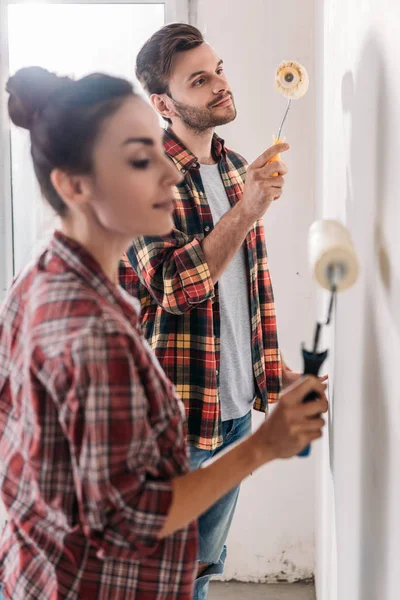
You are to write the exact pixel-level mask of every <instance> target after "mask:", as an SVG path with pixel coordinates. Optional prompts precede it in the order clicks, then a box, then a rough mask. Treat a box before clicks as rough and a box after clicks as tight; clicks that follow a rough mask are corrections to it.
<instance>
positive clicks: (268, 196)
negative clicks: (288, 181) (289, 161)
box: [241, 144, 289, 222]
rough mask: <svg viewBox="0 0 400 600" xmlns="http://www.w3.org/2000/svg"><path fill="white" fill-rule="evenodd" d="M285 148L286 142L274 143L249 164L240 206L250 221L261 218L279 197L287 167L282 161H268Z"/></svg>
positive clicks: (287, 147)
mask: <svg viewBox="0 0 400 600" xmlns="http://www.w3.org/2000/svg"><path fill="white" fill-rule="evenodd" d="M287 150H289V145H288V144H276V145H274V146H271V148H268V150H266V151H265V152H263V154H261V156H259V157H258V158H257V159H256V160H255V161H254V162H253V163H252V164H251V165H249V167H248V169H247V174H246V183H245V186H244V190H243V198H242V200H241V206H242V210H243V211H244V215H245V218H247V219H249V221H250V222H254V221H257V220H258V219H261V217H262V216H263V215H264V214H265V212H266V211H267V210H268V208H269V206H270V205H271V204H272V202H273V201H274V200H277V199H278V198H280V197H281V195H282V190H283V186H284V183H285V180H284V175H286V173H287V172H288V168H287V166H286V165H285V163H284V162H282V161H274V162H269V161H270V160H271V159H272V158H273V157H274V156H276V155H277V154H280V153H281V152H286V151H287ZM275 174H276V176H275Z"/></svg>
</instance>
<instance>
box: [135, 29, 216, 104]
mask: <svg viewBox="0 0 400 600" xmlns="http://www.w3.org/2000/svg"><path fill="white" fill-rule="evenodd" d="M203 43H204V38H203V35H202V33H201V32H200V31H199V30H198V29H196V27H193V25H187V24H186V23H171V24H170V25H166V26H165V27H161V29H159V30H158V31H156V33H154V34H153V35H152V36H151V38H150V39H149V40H147V42H146V43H145V44H144V46H143V47H142V49H141V50H140V52H139V54H138V56H137V59H136V77H137V78H138V80H139V81H140V83H141V84H142V86H143V88H144V89H145V91H146V92H147V93H148V94H149V95H150V94H168V93H169V89H168V80H169V77H170V75H171V71H172V61H173V58H174V56H175V54H177V53H178V52H187V51H188V50H192V49H193V48H197V47H198V46H201V44H203Z"/></svg>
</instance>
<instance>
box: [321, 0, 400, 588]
mask: <svg viewBox="0 0 400 600" xmlns="http://www.w3.org/2000/svg"><path fill="white" fill-rule="evenodd" d="M322 4H324V6H323V7H321V8H320V9H319V11H318V17H317V22H318V25H317V28H318V30H321V31H322V33H323V35H322V36H320V37H319V40H318V53H317V73H318V81H319V85H320V90H319V92H318V94H319V97H321V100H322V105H321V106H322V107H323V112H322V114H321V115H320V116H321V118H320V120H319V123H318V131H319V144H318V145H319V147H318V169H317V172H318V173H319V176H318V179H317V197H318V201H319V210H320V211H321V212H322V214H323V215H324V216H327V217H334V218H340V219H342V220H343V221H344V222H345V223H346V224H347V226H348V227H349V229H350V231H351V233H352V235H353V239H354V242H355V245H356V247H357V250H358V253H359V257H360V262H361V266H362V272H361V277H360V280H359V282H358V284H357V286H356V287H355V288H353V289H352V290H351V291H349V292H347V293H345V294H343V296H340V297H339V299H338V310H337V316H336V326H335V331H334V333H333V335H331V336H330V337H331V341H333V342H334V347H335V352H334V360H333V361H332V363H331V375H332V379H333V381H334V390H333V396H334V397H333V399H332V414H331V427H330V439H329V440H328V439H327V438H326V439H325V443H324V445H323V447H322V448H321V453H320V456H319V458H320V468H321V473H322V477H321V479H322V482H323V486H322V487H321V493H320V502H319V509H318V510H319V519H318V525H317V531H318V545H317V547H318V554H317V557H318V573H317V575H318V576H317V582H318V598H319V600H395V599H397V598H398V597H399V590H398V578H397V571H398V564H399V560H400V516H399V510H398V507H399V505H400V475H399V473H400V450H399V441H400V411H399V408H400V406H399V405H400V393H399V390H398V386H397V381H396V379H397V369H398V364H399V360H400V202H399V198H398V196H399V186H400V170H399V167H398V163H399V155H400V143H399V140H400V111H399V102H398V98H399V94H400V81H399V78H398V75H397V74H398V71H399V56H400V36H399V23H400V6H399V4H398V3H397V2H395V0H380V1H378V0H330V1H326V2H325V3H321V5H322Z"/></svg>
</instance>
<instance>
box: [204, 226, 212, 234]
mask: <svg viewBox="0 0 400 600" xmlns="http://www.w3.org/2000/svg"><path fill="white" fill-rule="evenodd" d="M210 229H211V227H209V226H208V225H206V226H205V227H204V231H206V232H207V233H208V232H209V231H210Z"/></svg>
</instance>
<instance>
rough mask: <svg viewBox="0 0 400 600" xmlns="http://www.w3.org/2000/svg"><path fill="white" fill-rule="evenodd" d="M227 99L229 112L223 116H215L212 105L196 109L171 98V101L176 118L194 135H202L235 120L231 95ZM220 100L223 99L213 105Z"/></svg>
mask: <svg viewBox="0 0 400 600" xmlns="http://www.w3.org/2000/svg"><path fill="white" fill-rule="evenodd" d="M229 97H230V99H231V101H232V104H231V105H230V106H229V107H226V108H229V110H227V111H226V112H225V114H220V115H218V114H215V111H214V110H213V108H212V105H211V106H207V107H206V108H196V107H194V106H190V105H189V104H183V103H182V102H177V101H176V100H174V99H173V98H172V100H173V102H174V108H175V109H176V112H177V114H178V116H179V117H180V118H181V119H182V122H183V123H184V124H185V125H186V127H188V128H189V129H192V130H193V131H195V132H196V133H203V132H204V131H207V130H209V129H214V127H218V126H219V125H226V124H227V123H231V121H233V120H234V119H235V118H236V107H235V102H234V100H233V96H232V94H229ZM222 99H223V97H221V98H219V99H216V100H214V103H213V104H216V103H218V102H221V100H222Z"/></svg>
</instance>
